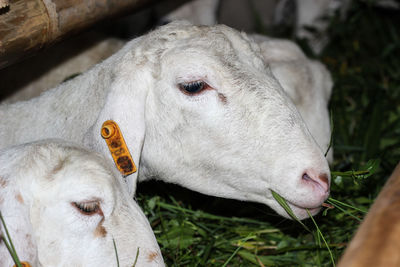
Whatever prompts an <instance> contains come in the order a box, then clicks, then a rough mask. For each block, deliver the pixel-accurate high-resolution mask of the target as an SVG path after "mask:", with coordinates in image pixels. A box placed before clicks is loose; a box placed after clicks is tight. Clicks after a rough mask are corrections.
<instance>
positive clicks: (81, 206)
mask: <svg viewBox="0 0 400 267" xmlns="http://www.w3.org/2000/svg"><path fill="white" fill-rule="evenodd" d="M72 205H73V206H74V207H75V208H77V209H78V210H79V212H80V213H82V214H84V215H93V214H95V213H100V212H101V210H100V203H99V201H89V202H72Z"/></svg>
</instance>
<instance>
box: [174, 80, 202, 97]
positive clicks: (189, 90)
mask: <svg viewBox="0 0 400 267" xmlns="http://www.w3.org/2000/svg"><path fill="white" fill-rule="evenodd" d="M208 88H210V86H209V85H208V84H207V83H205V82H203V81H195V82H189V83H180V84H179V89H180V90H181V91H182V92H183V93H185V94H187V95H195V94H198V93H201V92H202V91H203V90H205V89H208Z"/></svg>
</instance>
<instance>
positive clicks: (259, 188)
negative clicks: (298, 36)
mask: <svg viewBox="0 0 400 267" xmlns="http://www.w3.org/2000/svg"><path fill="white" fill-rule="evenodd" d="M260 51H261V49H260V47H259V45H258V44H256V43H255V42H252V41H251V40H249V39H248V38H247V36H246V35H245V34H242V33H239V32H237V31H236V30H233V29H231V28H229V27H226V26H223V25H219V26H213V27H207V26H193V25H190V24H188V23H186V22H175V23H171V24H168V25H165V26H163V27H160V28H159V29H157V30H155V31H153V32H150V33H149V34H147V35H145V36H142V37H140V38H138V39H135V40H133V41H132V42H130V43H128V44H127V45H126V46H125V47H124V48H123V49H122V50H121V51H120V52H119V55H117V56H116V57H115V58H114V62H117V64H116V65H115V67H114V70H116V71H114V75H115V81H114V83H113V85H112V88H111V90H110V93H109V95H108V99H107V101H106V104H105V108H104V109H103V111H102V113H101V114H100V116H99V118H98V122H97V124H96V125H95V126H94V127H93V129H94V132H93V134H95V135H97V137H93V138H98V139H100V137H98V136H99V131H100V130H99V129H100V127H101V124H102V123H103V122H104V121H105V120H107V119H113V120H115V121H116V122H117V123H119V125H120V127H121V130H122V132H123V133H124V135H125V139H126V142H127V144H128V146H130V148H131V149H132V150H134V152H133V154H134V158H135V161H136V163H137V162H138V160H139V159H140V166H139V177H138V179H139V180H146V179H149V178H157V179H162V180H164V181H166V182H171V183H177V184H179V185H182V186H184V187H187V188H190V189H192V190H195V191H199V192H202V193H204V194H208V195H214V196H220V197H226V198H233V199H239V200H248V201H256V202H261V203H265V204H267V205H269V206H270V207H272V208H273V209H274V210H275V211H277V212H278V213H279V214H281V215H283V216H285V217H288V215H287V214H286V212H285V211H284V210H283V209H282V208H281V207H280V205H279V204H278V203H277V202H276V201H275V200H274V198H273V197H272V193H271V190H273V191H275V192H277V193H279V194H280V195H282V196H283V197H284V198H285V199H286V200H287V201H288V202H289V203H290V205H291V207H292V209H293V210H294V212H295V213H296V215H297V216H298V217H299V218H306V217H307V212H306V210H305V209H306V208H308V209H309V210H310V211H311V213H312V214H315V213H317V212H318V211H319V210H320V206H321V204H322V203H323V201H324V200H325V199H326V198H327V197H328V194H329V184H330V173H329V167H328V163H327V161H326V159H325V157H324V155H323V152H322V151H321V149H320V147H319V146H318V145H317V144H316V142H315V141H314V139H313V137H312V136H311V135H310V133H309V131H308V129H307V127H306V126H305V124H304V122H303V120H302V118H301V116H300V115H299V113H298V111H297V110H296V108H295V106H294V104H293V103H292V101H291V100H290V99H289V97H288V96H287V95H286V93H284V91H283V89H282V87H281V85H280V83H279V82H278V81H277V79H276V78H275V77H274V75H273V74H272V72H271V70H270V67H269V66H268V64H267V63H266V62H265V61H264V59H263V56H262V54H261V52H260ZM99 142H102V144H101V146H102V148H99V147H100V145H98V144H97V145H94V146H93V145H92V147H95V148H96V149H98V150H103V152H104V153H108V151H106V148H105V147H106V146H105V144H103V141H98V143H99ZM131 153H132V151H131ZM138 154H140V156H139V155H138ZM133 177H134V178H129V176H128V178H127V180H128V181H129V180H132V179H133V180H135V179H136V176H133ZM130 184H135V181H133V182H130Z"/></svg>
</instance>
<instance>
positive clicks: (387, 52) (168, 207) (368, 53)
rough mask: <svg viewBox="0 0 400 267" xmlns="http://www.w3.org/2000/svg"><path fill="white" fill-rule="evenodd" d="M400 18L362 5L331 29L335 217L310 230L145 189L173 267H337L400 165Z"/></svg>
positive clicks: (255, 212) (161, 188) (163, 188)
mask: <svg viewBox="0 0 400 267" xmlns="http://www.w3.org/2000/svg"><path fill="white" fill-rule="evenodd" d="M399 18H400V16H399V12H398V11H397V12H396V11H387V10H386V11H385V10H382V9H379V8H377V7H376V6H374V5H372V4H371V1H354V3H353V5H352V7H351V9H350V12H349V15H348V17H347V18H346V19H344V20H340V19H339V17H338V16H336V17H334V18H333V19H332V20H331V26H330V28H329V35H330V39H331V42H330V44H329V45H328V46H327V47H326V49H325V50H324V51H323V53H322V54H321V55H320V56H318V57H316V58H317V59H319V60H321V61H323V62H324V63H325V64H326V65H327V67H328V68H329V70H330V71H331V73H332V76H333V79H334V82H335V85H334V89H333V94H332V98H331V102H330V110H331V113H332V120H333V125H334V127H333V128H334V132H333V148H334V152H335V161H334V164H333V166H332V168H331V169H332V190H331V198H330V199H329V200H328V203H329V204H331V205H332V206H334V208H327V209H325V211H324V212H321V213H320V214H319V215H317V216H315V218H313V220H306V221H304V222H303V223H304V224H305V225H306V226H307V228H309V229H310V231H307V230H306V229H305V228H304V227H302V225H301V224H299V223H297V222H296V221H291V220H286V219H283V218H281V217H279V216H278V215H276V214H275V213H274V212H273V211H272V210H270V209H269V208H267V207H266V206H264V205H260V204H256V203H246V202H240V201H234V200H226V199H220V198H214V197H209V196H204V195H201V194H198V193H195V192H191V191H188V190H185V189H182V188H180V187H177V186H173V185H168V184H163V183H159V182H157V183H154V182H151V183H147V184H141V185H140V186H139V195H138V200H139V202H140V203H141V205H142V207H143V208H144V210H145V213H146V215H147V216H148V218H149V220H150V222H151V225H152V227H153V229H154V231H155V234H156V236H157V239H158V241H159V244H160V247H161V249H162V252H163V255H164V259H165V261H166V263H167V265H168V266H224V264H225V265H226V266H333V265H334V263H333V262H332V261H334V262H335V263H337V260H338V259H339V257H340V255H341V254H342V253H343V251H344V249H345V248H346V245H347V244H348V242H349V241H350V240H351V237H352V235H353V234H354V232H355V230H356V229H357V227H358V226H359V223H360V221H361V220H362V219H363V217H364V216H365V214H366V211H367V210H368V209H369V207H370V206H371V204H372V202H373V200H374V199H375V197H376V196H377V194H378V193H379V191H380V189H381V188H382V186H383V184H384V183H385V181H386V179H387V178H388V177H389V175H390V173H391V172H392V170H393V169H394V167H395V165H396V164H397V162H399V161H400V27H399V26H398V25H400V19H399ZM299 41H300V43H302V44H303V46H304V42H301V40H299ZM304 49H305V51H310V50H309V49H307V47H306V46H304ZM309 56H311V57H313V55H312V54H309ZM314 222H315V224H314ZM322 237H323V239H324V240H325V241H326V245H325V244H324V243H323V242H321V240H322ZM327 246H329V250H328V249H327Z"/></svg>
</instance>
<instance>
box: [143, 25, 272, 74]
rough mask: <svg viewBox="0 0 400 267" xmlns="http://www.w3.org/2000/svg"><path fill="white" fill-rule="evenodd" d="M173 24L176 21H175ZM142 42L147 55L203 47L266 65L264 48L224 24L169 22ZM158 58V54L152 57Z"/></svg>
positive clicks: (218, 54)
mask: <svg viewBox="0 0 400 267" xmlns="http://www.w3.org/2000/svg"><path fill="white" fill-rule="evenodd" d="M172 24H173V23H172ZM143 42H145V45H143V46H142V47H145V49H146V50H147V53H146V52H145V54H146V55H147V56H148V57H152V56H153V57H154V55H155V56H156V57H158V56H160V55H161V56H162V55H163V54H165V53H166V52H168V51H170V50H182V49H192V50H196V49H197V50H201V51H202V52H203V53H204V55H205V56H207V55H212V56H216V57H219V58H222V59H224V60H228V61H231V62H236V61H241V62H245V63H247V64H249V65H251V66H254V67H256V68H259V69H265V65H264V61H263V60H262V55H261V49H260V47H259V46H258V44H256V43H255V42H253V41H251V40H250V39H249V38H247V36H246V35H245V34H244V33H240V32H238V31H236V30H234V29H232V28H229V27H227V26H224V25H216V26H193V25H187V24H185V25H184V26H182V25H180V24H179V25H175V24H173V25H171V26H170V24H168V25H166V26H163V27H161V28H159V29H158V30H155V31H154V32H151V33H149V34H148V36H147V38H144V40H143ZM153 60H154V61H155V62H158V58H156V59H153Z"/></svg>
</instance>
